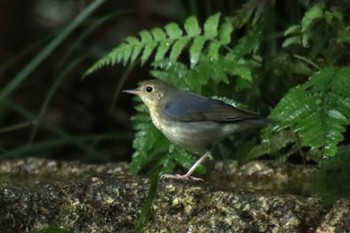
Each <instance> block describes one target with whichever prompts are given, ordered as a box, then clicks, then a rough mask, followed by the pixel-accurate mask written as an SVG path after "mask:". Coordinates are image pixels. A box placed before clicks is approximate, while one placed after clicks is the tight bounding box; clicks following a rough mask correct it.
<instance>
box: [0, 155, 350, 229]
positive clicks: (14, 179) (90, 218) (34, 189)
mask: <svg viewBox="0 0 350 233" xmlns="http://www.w3.org/2000/svg"><path fill="white" fill-rule="evenodd" d="M229 167H232V168H233V170H234V172H232V171H230V170H229ZM220 169H223V170H222V171H223V172H222V173H220ZM214 171H215V173H214V174H215V176H214V177H210V176H209V177H207V178H206V182H195V181H177V180H172V179H160V180H159V182H158V186H157V189H156V194H155V197H154V199H153V202H152V204H151V205H150V206H149V208H150V209H149V213H150V215H149V216H148V217H147V218H146V219H147V221H144V225H143V228H142V229H141V230H140V231H139V232H193V233H194V232H247V233H255V232H276V233H279V232H281V233H284V232H286V233H289V232H290V233H292V232H296V233H297V232H300V233H311V232H312V233H313V232H315V231H316V229H317V230H318V233H321V232H346V231H341V230H340V231H327V230H328V229H336V230H337V229H345V230H348V229H349V228H348V225H346V223H347V222H348V219H349V212H350V211H349V202H348V201H346V200H342V201H339V202H337V203H336V205H335V206H334V207H333V209H332V211H331V212H329V213H328V214H327V210H328V209H327V208H326V207H325V206H324V205H323V202H322V201H321V199H319V198H317V197H311V196H309V195H306V196H302V195H295V194H289V193H288V192H285V191H283V192H281V191H280V190H279V191H276V190H275V189H274V187H273V186H268V188H263V187H262V185H261V186H260V185H258V184H256V183H254V182H255V181H256V180H265V181H264V182H266V183H267V184H268V181H270V182H272V183H273V182H276V183H281V182H282V183H285V182H287V183H288V182H289V181H288V180H290V179H291V178H292V177H296V178H297V179H296V180H297V181H298V180H300V179H305V177H306V176H305V174H310V173H312V172H313V168H311V169H309V168H305V169H302V168H297V167H292V166H289V165H282V166H279V165H276V164H273V163H269V162H268V163H264V162H255V163H254V162H252V163H249V164H246V165H244V166H239V165H238V164H237V163H235V162H226V163H224V164H223V163H221V164H220V163H218V164H216V165H215V170H214ZM128 173H129V166H128V165H127V164H125V163H121V164H106V165H93V164H82V163H79V162H62V161H61V162H59V161H50V160H43V159H25V160H11V161H3V162H0V232H6V233H12V232H13V233H14V232H16V233H21V232H37V231H39V230H41V229H45V228H47V227H52V226H55V227H59V228H61V229H65V230H68V231H70V232H78V233H88V232H101V233H104V232H133V231H134V229H135V226H136V223H137V222H138V220H139V217H140V215H141V210H142V209H143V208H144V206H145V203H147V196H148V193H149V190H150V181H149V179H147V178H141V177H135V176H130V175H128ZM243 177H246V178H247V179H246V182H251V183H250V184H249V185H247V186H246V187H244V188H242V187H243V186H244V185H242V187H237V184H238V185H239V184H243V182H244V179H243ZM235 179H236V181H237V180H238V181H239V182H238V183H236V185H232V182H236V181H234V180H235ZM249 179H251V180H249ZM208 181H209V182H210V183H209V182H208ZM255 187H258V188H257V189H254V188H255ZM326 214H327V215H326ZM322 219H323V221H322V223H321V224H320V222H321V220H322ZM335 220H339V221H338V222H337V221H335Z"/></svg>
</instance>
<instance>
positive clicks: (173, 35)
mask: <svg viewBox="0 0 350 233" xmlns="http://www.w3.org/2000/svg"><path fill="white" fill-rule="evenodd" d="M164 29H165V31H166V33H167V35H168V36H169V38H170V39H178V38H179V37H180V36H182V29H181V28H180V27H179V25H178V24H176V23H169V24H168V25H166V26H165V27H164Z"/></svg>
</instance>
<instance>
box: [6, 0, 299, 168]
mask: <svg viewBox="0 0 350 233" xmlns="http://www.w3.org/2000/svg"><path fill="white" fill-rule="evenodd" d="M282 2H283V3H282ZM282 2H277V3H275V2H274V1H262V4H271V6H273V7H271V12H272V11H273V12H274V13H273V14H274V15H276V16H278V15H279V16H280V17H281V18H280V20H279V22H280V25H281V26H283V22H284V20H283V17H288V20H289V23H290V22H291V21H294V20H295V21H296V22H297V20H298V19H299V18H300V16H301V15H302V13H303V9H300V6H301V5H300V4H299V5H298V7H297V8H293V10H291V6H292V5H293V3H292V2H293V1H282ZM89 3H90V1H83V0H74V1H73V0H35V1H33V0H26V1H23V0H2V1H1V2H0V64H1V66H0V87H1V88H3V87H5V86H6V85H7V84H8V83H9V82H10V81H11V80H12V79H13V78H14V77H15V76H16V75H17V74H18V73H19V72H20V71H21V70H22V69H23V68H24V67H25V66H26V65H27V64H28V62H30V61H31V60H32V59H33V58H34V57H35V56H36V55H37V54H38V53H39V51H40V50H41V49H42V48H44V46H45V45H46V44H48V43H49V42H50V41H51V40H52V39H54V38H55V36H57V35H58V33H59V32H60V31H61V30H62V28H63V27H64V26H65V25H67V24H69V23H70V22H71V21H72V19H73V18H74V17H75V16H76V15H78V14H79V12H81V11H82V10H83V9H84V8H85V7H86V6H87V5H88V4H89ZM241 4H242V3H240V2H239V1H238V2H237V1H203V0H198V1H194V0H192V1H180V0H173V1H170V0H169V1H164V0H147V1H144V0H139V1H131V0H124V1H121V0H118V1H105V2H104V3H103V4H102V6H100V7H99V8H98V9H97V10H96V11H95V12H94V13H93V14H92V15H90V17H89V18H88V19H87V20H86V21H85V22H84V23H83V24H81V25H80V26H79V27H78V28H77V29H76V30H74V31H73V33H71V34H70V35H69V37H68V38H66V39H65V40H64V41H63V43H62V44H60V46H59V47H58V48H57V49H55V50H54V51H53V53H51V54H50V55H49V56H48V58H47V59H45V61H44V62H43V63H41V64H40V66H39V67H37V68H36V69H35V70H34V72H32V73H31V74H30V75H29V76H28V77H27V78H26V79H25V80H24V81H23V82H22V83H21V84H20V85H19V86H18V87H17V88H16V91H15V92H14V93H13V94H11V95H10V96H9V97H8V98H7V99H6V100H5V101H3V102H2V103H0V152H1V153H2V155H3V157H23V156H43V157H53V158H59V159H83V160H87V161H91V162H103V161H121V160H127V161H128V160H130V158H131V156H130V155H131V154H132V152H133V149H132V145H131V144H132V138H133V134H132V126H131V121H130V117H131V116H132V114H133V113H134V110H133V106H134V103H133V102H132V101H131V97H130V96H128V95H126V94H120V95H119V93H120V89H130V88H133V87H135V86H136V84H137V82H138V81H140V80H143V79H149V78H150V76H149V75H148V70H149V67H148V66H147V64H146V65H144V66H143V67H135V68H133V69H132V71H131V72H130V73H127V74H126V73H125V72H126V67H123V66H121V65H118V66H113V67H108V68H103V69H101V70H99V71H97V72H95V73H93V74H92V75H90V76H88V77H86V78H85V79H83V80H82V76H83V74H84V72H85V71H86V70H87V69H88V68H89V67H90V66H91V65H92V64H93V63H95V62H96V61H97V60H98V59H99V58H100V57H101V56H103V55H104V54H106V53H107V52H109V51H110V50H111V49H112V48H113V47H114V46H116V45H117V44H118V43H120V42H121V40H122V39H123V38H124V37H126V36H128V35H136V34H137V32H139V31H140V30H142V29H146V30H147V29H151V28H154V27H157V26H164V25H165V24H166V23H168V22H171V21H175V22H180V23H181V22H183V21H184V19H185V18H187V17H188V16H190V15H196V16H197V17H198V19H199V20H202V21H204V20H205V19H206V18H207V17H208V16H209V15H211V14H213V13H215V12H218V11H220V12H222V14H225V13H231V14H232V12H235V10H237V9H239V7H240V6H241ZM106 15H112V17H111V19H109V20H108V21H106V22H105V23H103V24H102V25H100V26H99V27H98V28H97V29H95V30H94V31H93V32H92V33H90V34H89V35H88V36H84V37H83V39H82V40H81V41H79V38H80V37H81V36H82V35H83V34H84V33H85V32H86V31H87V30H89V29H90V28H91V27H92V25H93V23H94V22H96V20H98V19H100V18H102V17H104V16H106ZM282 16H283V17H282ZM277 26H278V25H277ZM267 28H268V29H269V30H270V29H271V28H270V27H267ZM271 30H272V29H271ZM273 30H276V28H274V29H273ZM238 33H244V31H242V32H238ZM76 43H77V44H76ZM269 51H272V50H271V48H270V49H269ZM80 59H81V60H80ZM77 61H79V62H77ZM75 63H77V64H75ZM74 64H75V65H74ZM70 66H73V68H72V69H70ZM123 75H127V76H126V77H127V78H126V82H125V83H124V82H121V77H122V76H123ZM62 76H63V77H64V79H62V80H63V81H61V82H59V84H58V87H57V90H56V91H55V92H54V95H53V98H52V99H51V101H50V102H49V103H48V105H47V108H45V109H44V111H43V117H42V118H41V119H40V121H38V116H39V113H40V111H41V108H42V106H43V103H44V101H45V99H46V98H47V97H46V96H47V95H48V92H49V91H50V90H52V87H53V85H54V83H55V82H56V81H57V80H58V79H60V77H62ZM116 97H118V98H116ZM275 101H276V102H277V101H278V100H275ZM36 126H37V130H35V127H36ZM62 132H63V133H62ZM112 134H113V135H115V137H118V138H112V139H111V138H108V139H101V138H100V137H98V136H101V135H102V136H103V135H112ZM62 135H65V136H62ZM67 135H68V136H67ZM86 135H92V137H93V138H94V137H95V138H94V139H93V140H87V141H80V139H77V140H73V139H74V138H76V137H78V138H79V137H81V136H86ZM96 135H98V136H96ZM67 137H68V139H69V138H72V141H71V142H67ZM63 139H65V140H66V142H65V143H61V144H60V143H59V142H60V140H63ZM68 141H69V140H68ZM55 142H58V144H55ZM45 143H48V144H50V143H52V145H51V146H50V145H47V146H43V147H40V148H39V147H38V148H35V147H34V149H33V148H32V147H31V146H33V145H39V146H40V145H41V146H42V145H43V144H45ZM26 148H27V149H28V148H29V149H28V150H26ZM18 151H19V152H18ZM9 152H11V153H9ZM17 152H18V153H17Z"/></svg>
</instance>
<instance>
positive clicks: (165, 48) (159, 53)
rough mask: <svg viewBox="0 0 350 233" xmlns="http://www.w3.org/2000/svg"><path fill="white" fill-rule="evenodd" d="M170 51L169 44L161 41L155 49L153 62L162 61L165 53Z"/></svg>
mask: <svg viewBox="0 0 350 233" xmlns="http://www.w3.org/2000/svg"><path fill="white" fill-rule="evenodd" d="M169 49H170V43H169V42H168V41H162V42H161V43H160V45H159V46H158V48H157V52H156V56H155V58H154V61H159V60H162V59H164V57H165V54H166V52H168V51H169Z"/></svg>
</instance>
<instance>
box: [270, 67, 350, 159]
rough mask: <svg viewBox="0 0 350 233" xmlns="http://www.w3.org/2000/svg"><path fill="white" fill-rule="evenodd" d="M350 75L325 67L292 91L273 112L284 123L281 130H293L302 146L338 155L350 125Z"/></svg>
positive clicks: (328, 155) (347, 72)
mask: <svg viewBox="0 0 350 233" xmlns="http://www.w3.org/2000/svg"><path fill="white" fill-rule="evenodd" d="M349 74H350V68H348V67H347V68H335V67H329V68H324V69H322V70H320V71H319V72H317V73H316V74H314V75H313V76H311V77H310V80H309V81H308V82H306V83H305V84H303V85H301V86H297V87H296V88H293V89H292V90H290V91H289V92H288V93H287V95H286V96H285V97H284V98H283V99H282V100H281V101H280V103H279V104H278V105H277V106H276V107H275V109H274V110H273V111H272V113H271V118H272V119H277V120H279V121H280V122H282V124H281V125H280V126H279V130H281V129H284V128H286V127H291V128H292V129H294V130H295V132H296V133H298V135H299V136H300V140H301V142H300V143H301V145H303V146H309V147H310V148H311V149H312V150H314V151H320V152H321V153H322V154H323V156H324V157H330V156H334V155H335V154H336V153H337V146H338V143H339V142H341V141H342V140H343V133H344V132H345V130H346V126H348V125H349V124H350V117H349V116H350V94H349V91H345V90H349V88H350V82H349V81H348V80H349ZM344 91H345V92H344Z"/></svg>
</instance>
